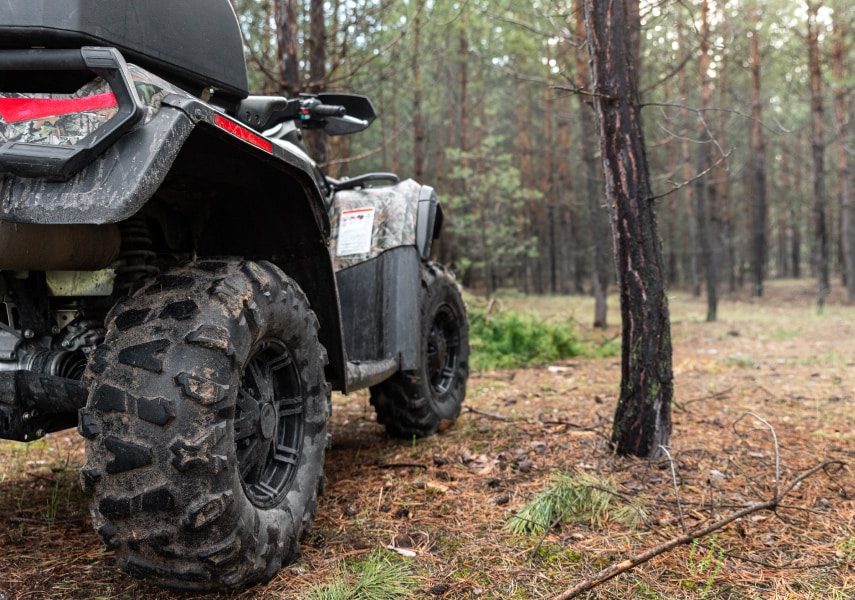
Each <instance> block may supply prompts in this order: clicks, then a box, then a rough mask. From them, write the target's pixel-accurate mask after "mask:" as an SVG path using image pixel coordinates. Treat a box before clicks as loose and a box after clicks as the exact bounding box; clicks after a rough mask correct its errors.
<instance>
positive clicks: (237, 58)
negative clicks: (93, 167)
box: [0, 0, 247, 102]
mask: <svg viewBox="0 0 855 600" xmlns="http://www.w3.org/2000/svg"><path fill="white" fill-rule="evenodd" d="M84 45H88V46H113V47H116V48H118V49H119V50H120V51H121V52H122V54H123V55H124V57H125V59H126V60H127V61H128V62H132V63H135V64H138V65H140V66H141V67H143V68H145V69H148V70H149V71H152V72H153V73H156V74H157V75H160V76H161V77H163V78H164V79H166V80H168V81H171V82H173V83H174V84H176V85H178V86H179V87H181V88H182V89H185V90H187V91H188V92H190V93H192V94H195V95H200V94H201V93H202V91H203V90H204V89H205V88H207V87H213V88H216V92H215V94H214V97H215V98H217V97H218V96H219V97H220V100H227V101H230V102H234V101H236V100H239V99H240V98H243V97H244V96H246V95H247V78H246V65H245V63H244V55H243V43H242V40H241V34H240V29H239V26H238V22H237V17H235V13H234V10H233V9H232V6H231V4H230V3H229V1H228V0H4V1H0V48H33V47H45V48H75V47H80V46H84ZM223 96H225V98H223Z"/></svg>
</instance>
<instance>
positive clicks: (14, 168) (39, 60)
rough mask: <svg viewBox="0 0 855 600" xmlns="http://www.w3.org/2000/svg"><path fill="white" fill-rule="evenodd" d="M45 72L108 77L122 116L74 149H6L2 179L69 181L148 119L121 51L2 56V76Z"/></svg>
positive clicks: (0, 158)
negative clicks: (8, 174) (10, 73)
mask: <svg viewBox="0 0 855 600" xmlns="http://www.w3.org/2000/svg"><path fill="white" fill-rule="evenodd" d="M45 70H47V71H91V72H92V73H94V74H96V75H98V76H100V77H102V78H103V79H104V80H105V81H106V82H107V84H108V85H109V86H110V88H111V89H112V91H113V94H114V95H115V97H116V102H117V103H118V113H117V114H116V116H115V117H113V118H112V119H110V120H109V121H107V122H106V123H105V124H104V126H103V127H100V128H98V129H97V130H96V131H93V132H92V133H90V134H89V135H87V136H86V137H85V138H83V139H82V140H80V142H78V143H77V144H75V145H73V146H51V145H47V144H33V143H29V142H8V143H5V144H3V145H0V174H4V173H10V174H12V175H18V176H21V177H47V178H50V179H62V180H65V179H68V178H69V177H71V175H72V174H73V173H74V172H75V171H77V170H79V169H81V168H82V167H84V166H85V165H86V164H88V163H89V162H91V161H92V160H93V159H94V158H95V157H96V156H98V155H99V154H101V153H102V152H103V151H104V150H106V149H107V148H108V147H109V146H110V145H111V144H112V143H113V142H114V141H116V139H117V138H118V137H119V136H121V135H122V134H123V133H125V132H127V131H130V130H131V129H133V128H134V127H135V126H136V125H137V124H138V123H139V122H140V121H141V120H142V119H143V118H144V116H145V114H146V108H145V106H144V105H143V104H142V102H141V100H140V99H139V96H138V95H137V93H136V89H135V88H134V82H133V79H132V78H131V74H130V73H129V72H128V67H127V64H126V63H125V59H124V58H123V57H122V55H121V53H120V52H119V51H118V50H116V49H115V48H105V47H98V46H85V47H83V48H80V49H71V50H2V51H0V71H45Z"/></svg>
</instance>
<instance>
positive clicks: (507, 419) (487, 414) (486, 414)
mask: <svg viewBox="0 0 855 600" xmlns="http://www.w3.org/2000/svg"><path fill="white" fill-rule="evenodd" d="M466 411H467V412H471V413H475V414H476V415H481V416H482V417H487V418H488V419H494V420H496V421H502V422H504V423H509V422H510V421H511V418H510V417H506V416H504V415H498V414H496V413H490V412H487V411H484V410H478V409H477V408H472V407H471V406H467V407H466Z"/></svg>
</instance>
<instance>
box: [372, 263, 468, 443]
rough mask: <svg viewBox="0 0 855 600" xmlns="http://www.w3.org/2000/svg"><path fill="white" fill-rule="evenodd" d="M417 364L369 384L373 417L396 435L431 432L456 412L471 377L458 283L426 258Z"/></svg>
mask: <svg viewBox="0 0 855 600" xmlns="http://www.w3.org/2000/svg"><path fill="white" fill-rule="evenodd" d="M420 304H421V323H420V343H421V364H420V367H419V368H418V369H415V370H412V371H399V372H398V373H396V374H395V375H393V376H392V377H391V378H389V379H387V380H386V381H384V382H382V383H380V384H378V385H376V386H374V387H372V388H371V404H372V405H374V409H375V411H376V413H377V421H378V422H379V423H382V424H383V425H385V426H386V431H387V432H388V433H389V434H390V435H392V436H394V437H399V438H405V439H410V438H412V437H413V436H416V437H426V436H429V435H433V434H434V433H436V432H437V430H439V429H440V428H442V427H444V426H445V425H450V424H451V423H453V422H454V421H455V420H456V419H457V417H458V416H459V415H460V409H461V407H462V405H463V400H464V398H465V396H466V381H467V379H468V378H469V323H468V321H467V318H466V307H465V305H464V303H463V298H462V297H461V296H460V288H459V287H458V286H457V283H456V282H455V280H454V277H453V276H452V275H451V273H449V271H448V270H446V269H445V268H444V267H442V266H441V265H438V264H435V263H430V262H429V263H426V264H425V265H424V267H423V268H422V283H421V294H420Z"/></svg>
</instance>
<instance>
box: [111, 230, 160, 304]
mask: <svg viewBox="0 0 855 600" xmlns="http://www.w3.org/2000/svg"><path fill="white" fill-rule="evenodd" d="M119 232H120V233H121V236H122V246H121V250H120V252H119V260H120V261H121V263H122V266H120V267H119V268H117V269H116V289H117V290H118V291H120V292H121V293H123V294H129V293H130V292H131V291H133V289H134V288H136V287H139V286H140V285H142V284H144V283H145V282H146V281H148V280H150V279H152V278H154V277H157V276H158V275H159V274H160V269H158V268H157V266H155V264H154V261H155V259H156V258H157V254H156V253H155V252H154V251H153V250H152V249H151V247H152V241H151V235H150V233H149V229H148V224H147V223H146V221H145V218H144V217H140V216H136V217H131V218H130V219H128V220H127V221H123V222H122V223H119Z"/></svg>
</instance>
